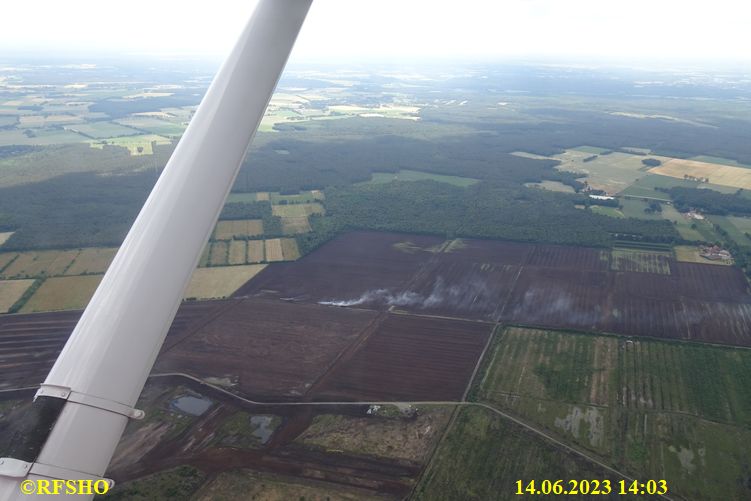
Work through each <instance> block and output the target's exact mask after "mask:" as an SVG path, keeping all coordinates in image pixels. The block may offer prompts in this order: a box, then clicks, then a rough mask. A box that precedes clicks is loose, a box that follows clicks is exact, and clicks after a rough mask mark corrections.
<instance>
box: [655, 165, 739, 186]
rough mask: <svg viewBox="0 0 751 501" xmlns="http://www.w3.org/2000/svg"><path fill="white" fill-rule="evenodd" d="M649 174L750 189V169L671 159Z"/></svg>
mask: <svg viewBox="0 0 751 501" xmlns="http://www.w3.org/2000/svg"><path fill="white" fill-rule="evenodd" d="M649 172H650V173H651V174H660V175H663V176H670V177H675V178H678V179H683V176H686V175H688V176H692V177H696V178H707V179H709V181H708V182H709V183H712V184H720V185H723V186H732V187H733V188H743V189H751V169H744V168H742V167H730V166H728V165H721V164H713V163H709V162H698V161H696V160H684V159H682V158H673V159H670V160H668V161H667V162H663V164H662V165H660V166H659V167H655V168H653V169H650V170H649Z"/></svg>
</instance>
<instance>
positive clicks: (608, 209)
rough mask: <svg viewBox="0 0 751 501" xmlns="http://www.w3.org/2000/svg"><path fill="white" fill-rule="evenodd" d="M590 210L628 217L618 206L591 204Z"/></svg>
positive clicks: (612, 215)
mask: <svg viewBox="0 0 751 501" xmlns="http://www.w3.org/2000/svg"><path fill="white" fill-rule="evenodd" d="M589 210H591V211H592V212H594V213H595V214H602V215H603V216H608V217H616V218H624V217H626V216H625V215H624V214H623V212H621V210H620V209H618V208H617V207H606V206H604V205H591V206H590V207H589Z"/></svg>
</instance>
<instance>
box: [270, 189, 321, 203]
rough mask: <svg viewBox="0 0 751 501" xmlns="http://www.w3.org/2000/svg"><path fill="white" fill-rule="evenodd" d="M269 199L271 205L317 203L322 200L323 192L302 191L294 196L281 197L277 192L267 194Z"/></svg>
mask: <svg viewBox="0 0 751 501" xmlns="http://www.w3.org/2000/svg"><path fill="white" fill-rule="evenodd" d="M269 199H270V200H271V203H272V204H280V203H282V202H286V203H289V204H302V203H312V202H318V201H320V200H323V199H324V195H323V192H322V191H320V190H312V191H303V192H301V193H298V194H296V195H282V194H280V193H278V192H272V193H269Z"/></svg>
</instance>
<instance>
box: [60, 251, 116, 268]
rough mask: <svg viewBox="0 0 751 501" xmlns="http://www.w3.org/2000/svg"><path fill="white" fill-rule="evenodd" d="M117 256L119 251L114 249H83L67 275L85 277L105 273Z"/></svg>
mask: <svg viewBox="0 0 751 501" xmlns="http://www.w3.org/2000/svg"><path fill="white" fill-rule="evenodd" d="M115 254H117V249H116V248H113V247H108V248H99V247H89V248H86V249H83V250H82V251H81V253H80V254H78V257H77V258H76V260H75V261H74V262H73V264H72V265H71V267H70V268H68V271H66V272H65V274H66V275H83V274H92V273H97V274H98V273H104V272H105V271H107V268H109V266H110V263H111V262H112V260H113V259H114V258H115Z"/></svg>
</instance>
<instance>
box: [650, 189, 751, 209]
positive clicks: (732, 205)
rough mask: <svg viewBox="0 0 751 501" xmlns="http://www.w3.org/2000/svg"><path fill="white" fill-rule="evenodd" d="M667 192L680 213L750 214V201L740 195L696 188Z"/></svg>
mask: <svg viewBox="0 0 751 501" xmlns="http://www.w3.org/2000/svg"><path fill="white" fill-rule="evenodd" d="M661 191H664V192H667V193H668V194H669V195H670V198H672V199H673V203H674V204H675V207H676V208H677V209H678V210H680V211H681V212H687V211H689V210H691V209H700V210H702V211H704V212H706V213H708V214H717V215H721V216H724V215H727V214H751V199H749V198H746V197H744V196H742V195H741V194H740V193H736V194H734V195H729V194H726V193H720V192H719V191H714V190H709V189H697V188H683V187H675V188H670V189H669V190H665V189H662V190H661Z"/></svg>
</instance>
